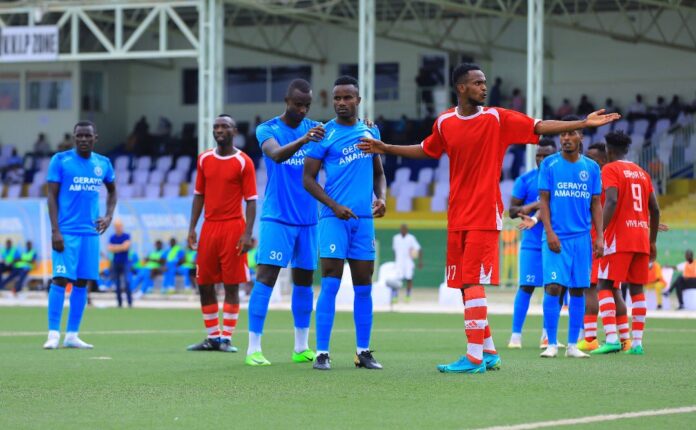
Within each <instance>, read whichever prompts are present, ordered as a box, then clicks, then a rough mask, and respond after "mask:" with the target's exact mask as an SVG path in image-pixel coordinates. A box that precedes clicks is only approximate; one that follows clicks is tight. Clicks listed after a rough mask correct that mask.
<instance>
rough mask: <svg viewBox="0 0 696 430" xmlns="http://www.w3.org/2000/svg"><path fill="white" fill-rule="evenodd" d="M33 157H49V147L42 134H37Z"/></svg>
mask: <svg viewBox="0 0 696 430" xmlns="http://www.w3.org/2000/svg"><path fill="white" fill-rule="evenodd" d="M34 155H35V156H36V157H46V156H48V155H51V145H50V144H49V143H48V140H46V135H45V134H44V133H39V136H38V138H37V139H36V142H34Z"/></svg>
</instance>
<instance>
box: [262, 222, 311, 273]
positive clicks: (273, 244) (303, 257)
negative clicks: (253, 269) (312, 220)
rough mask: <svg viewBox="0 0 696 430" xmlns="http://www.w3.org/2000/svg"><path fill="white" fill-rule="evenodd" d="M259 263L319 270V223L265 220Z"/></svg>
mask: <svg viewBox="0 0 696 430" xmlns="http://www.w3.org/2000/svg"><path fill="white" fill-rule="evenodd" d="M256 262H257V264H268V265H271V266H279V267H287V266H288V263H290V265H291V266H292V267H293V268H295V269H304V270H316V268H317V226H316V225H308V226H295V225H287V224H281V223H278V222H274V221H261V225H260V226H259V249H258V250H257V252H256Z"/></svg>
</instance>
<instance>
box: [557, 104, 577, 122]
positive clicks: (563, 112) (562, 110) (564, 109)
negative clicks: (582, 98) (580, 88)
mask: <svg viewBox="0 0 696 430" xmlns="http://www.w3.org/2000/svg"><path fill="white" fill-rule="evenodd" d="M573 112H575V108H574V107H573V105H572V104H571V103H570V100H568V99H563V104H561V106H560V107H559V108H558V110H557V111H556V117H557V118H563V117H564V116H568V115H572V114H573Z"/></svg>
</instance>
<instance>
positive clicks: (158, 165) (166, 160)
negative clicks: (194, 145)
mask: <svg viewBox="0 0 696 430" xmlns="http://www.w3.org/2000/svg"><path fill="white" fill-rule="evenodd" d="M173 161H174V159H173V157H172V156H171V155H162V156H160V157H159V158H158V159H157V161H155V171H158V172H166V171H167V170H169V169H170V168H171V167H172V162H173Z"/></svg>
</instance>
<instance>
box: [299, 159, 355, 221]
mask: <svg viewBox="0 0 696 430" xmlns="http://www.w3.org/2000/svg"><path fill="white" fill-rule="evenodd" d="M320 169H321V160H317V159H316V158H312V157H305V162H304V170H303V172H302V186H303V187H304V189H305V190H307V192H308V193H309V194H311V195H312V197H314V198H315V199H317V200H319V201H320V202H322V203H323V204H324V205H326V206H328V207H329V208H330V209H331V210H332V211H333V212H334V214H335V215H336V217H337V218H339V219H343V220H347V219H350V218H355V219H357V218H358V217H357V216H356V215H355V214H354V213H353V211H351V210H350V208H349V207H347V206H342V205H340V204H338V203H337V202H336V201H335V200H334V199H332V198H331V197H329V195H328V194H326V191H324V189H323V188H322V187H321V185H319V182H317V175H318V174H319V170H320Z"/></svg>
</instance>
